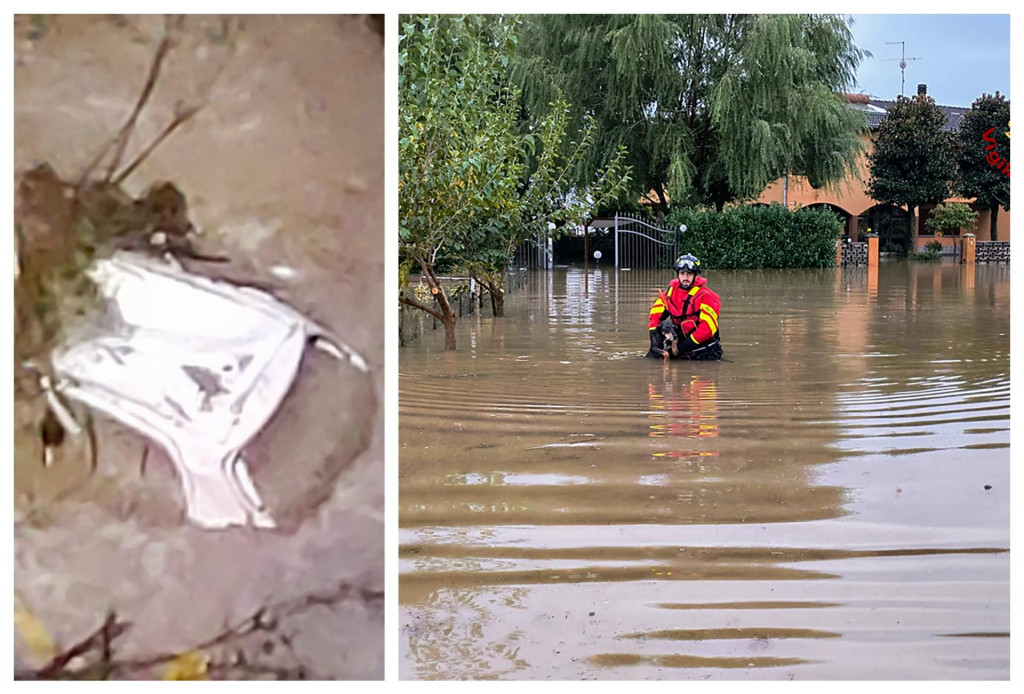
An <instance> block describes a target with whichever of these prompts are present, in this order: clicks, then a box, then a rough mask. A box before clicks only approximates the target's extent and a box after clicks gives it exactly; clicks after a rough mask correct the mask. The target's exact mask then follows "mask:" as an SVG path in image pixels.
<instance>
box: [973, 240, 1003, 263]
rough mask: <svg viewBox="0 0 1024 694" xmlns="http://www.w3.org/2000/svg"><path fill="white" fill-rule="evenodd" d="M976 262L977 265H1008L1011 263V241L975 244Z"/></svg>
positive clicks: (979, 242)
mask: <svg viewBox="0 0 1024 694" xmlns="http://www.w3.org/2000/svg"><path fill="white" fill-rule="evenodd" d="M974 262H976V263H1008V262H1010V242H1009V241H978V242H977V243H976V244H975V255H974Z"/></svg>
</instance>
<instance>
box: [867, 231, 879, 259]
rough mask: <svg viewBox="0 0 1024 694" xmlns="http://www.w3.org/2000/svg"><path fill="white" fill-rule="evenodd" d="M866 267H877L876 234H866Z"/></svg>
mask: <svg viewBox="0 0 1024 694" xmlns="http://www.w3.org/2000/svg"><path fill="white" fill-rule="evenodd" d="M868 267H878V234H875V233H869V234H868Z"/></svg>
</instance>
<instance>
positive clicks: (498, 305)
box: [480, 274, 505, 318]
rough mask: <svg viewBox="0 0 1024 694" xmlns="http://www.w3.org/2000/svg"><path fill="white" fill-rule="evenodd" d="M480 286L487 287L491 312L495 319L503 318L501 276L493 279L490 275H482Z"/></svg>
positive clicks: (502, 282) (503, 305)
mask: <svg viewBox="0 0 1024 694" xmlns="http://www.w3.org/2000/svg"><path fill="white" fill-rule="evenodd" d="M480 282H481V284H483V285H484V286H486V287H487V292H488V293H489V294H490V295H491V311H492V312H493V314H494V317H495V318H504V316H505V282H504V280H503V278H502V276H501V275H498V276H497V277H495V276H494V275H492V274H486V275H484V276H483V277H482V278H481V280H480Z"/></svg>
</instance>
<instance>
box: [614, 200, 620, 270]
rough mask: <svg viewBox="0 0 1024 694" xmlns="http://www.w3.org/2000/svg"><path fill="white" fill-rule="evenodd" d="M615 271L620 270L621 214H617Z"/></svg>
mask: <svg viewBox="0 0 1024 694" xmlns="http://www.w3.org/2000/svg"><path fill="white" fill-rule="evenodd" d="M615 269H616V270H618V269H619V213H618V212H616V213H615Z"/></svg>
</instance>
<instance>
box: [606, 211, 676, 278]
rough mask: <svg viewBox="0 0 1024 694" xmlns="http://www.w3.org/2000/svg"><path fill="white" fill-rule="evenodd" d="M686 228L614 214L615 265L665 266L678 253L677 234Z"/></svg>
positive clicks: (621, 266) (636, 266)
mask: <svg viewBox="0 0 1024 694" xmlns="http://www.w3.org/2000/svg"><path fill="white" fill-rule="evenodd" d="M685 230H686V227H681V228H680V229H676V230H672V229H662V228H660V227H656V226H654V225H652V224H650V223H649V222H646V221H644V220H642V219H639V218H637V217H632V216H630V215H625V214H621V213H617V214H616V215H615V267H617V268H638V269H639V268H666V267H671V266H672V261H673V260H675V258H676V256H678V255H679V235H680V234H681V233H682V232H683V231H685Z"/></svg>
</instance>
